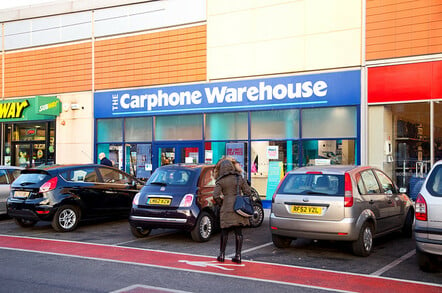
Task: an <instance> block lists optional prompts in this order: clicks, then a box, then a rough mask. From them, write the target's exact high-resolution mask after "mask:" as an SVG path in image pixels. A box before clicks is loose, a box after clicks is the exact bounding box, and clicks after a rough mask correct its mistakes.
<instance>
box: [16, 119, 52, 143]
mask: <svg viewBox="0 0 442 293" xmlns="http://www.w3.org/2000/svg"><path fill="white" fill-rule="evenodd" d="M45 139H46V124H45V123H26V124H18V123H17V124H15V125H14V132H13V137H12V140H14V141H34V140H42V141H44V140H45Z"/></svg>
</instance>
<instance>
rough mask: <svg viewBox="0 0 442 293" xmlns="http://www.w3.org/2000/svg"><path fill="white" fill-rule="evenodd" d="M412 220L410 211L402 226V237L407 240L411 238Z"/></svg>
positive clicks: (412, 215) (412, 216) (412, 214)
mask: <svg viewBox="0 0 442 293" xmlns="http://www.w3.org/2000/svg"><path fill="white" fill-rule="evenodd" d="M413 220H414V213H413V211H412V210H411V209H410V210H409V211H408V213H407V216H406V217H405V222H404V226H403V227H402V235H403V236H404V237H407V238H411V237H412V236H413Z"/></svg>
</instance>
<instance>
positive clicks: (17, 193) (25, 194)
mask: <svg viewBox="0 0 442 293" xmlns="http://www.w3.org/2000/svg"><path fill="white" fill-rule="evenodd" d="M28 196H29V191H21V190H17V191H14V197H22V198H27V197H28Z"/></svg>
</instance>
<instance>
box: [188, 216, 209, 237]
mask: <svg viewBox="0 0 442 293" xmlns="http://www.w3.org/2000/svg"><path fill="white" fill-rule="evenodd" d="M213 228H214V222H213V217H212V216H211V215H210V214H208V213H207V212H201V213H200V215H199V217H198V219H197V221H196V224H195V227H194V228H193V229H192V231H191V232H190V235H191V236H192V239H193V240H194V241H197V242H205V241H208V240H209V238H210V236H212V232H213Z"/></svg>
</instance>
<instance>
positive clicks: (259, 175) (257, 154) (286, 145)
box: [250, 140, 299, 195]
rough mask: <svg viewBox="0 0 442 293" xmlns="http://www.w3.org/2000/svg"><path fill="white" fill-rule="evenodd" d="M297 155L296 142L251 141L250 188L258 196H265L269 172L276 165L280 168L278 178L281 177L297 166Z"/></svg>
mask: <svg viewBox="0 0 442 293" xmlns="http://www.w3.org/2000/svg"><path fill="white" fill-rule="evenodd" d="M298 154H299V152H298V142H297V141H292V140H288V141H252V145H251V155H250V160H251V161H250V163H251V164H250V165H251V169H250V172H251V183H252V187H254V188H255V189H256V190H257V191H258V193H259V194H260V195H265V194H267V189H268V182H269V170H270V169H273V167H274V166H276V165H275V164H278V165H280V166H282V170H280V171H281V174H280V176H283V175H284V174H285V173H286V172H288V171H290V170H292V169H294V168H296V167H297V166H298V165H299V163H298ZM271 165H272V166H273V167H272V168H271ZM273 175H274V174H273ZM273 175H272V176H273ZM270 179H272V178H270Z"/></svg>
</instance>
